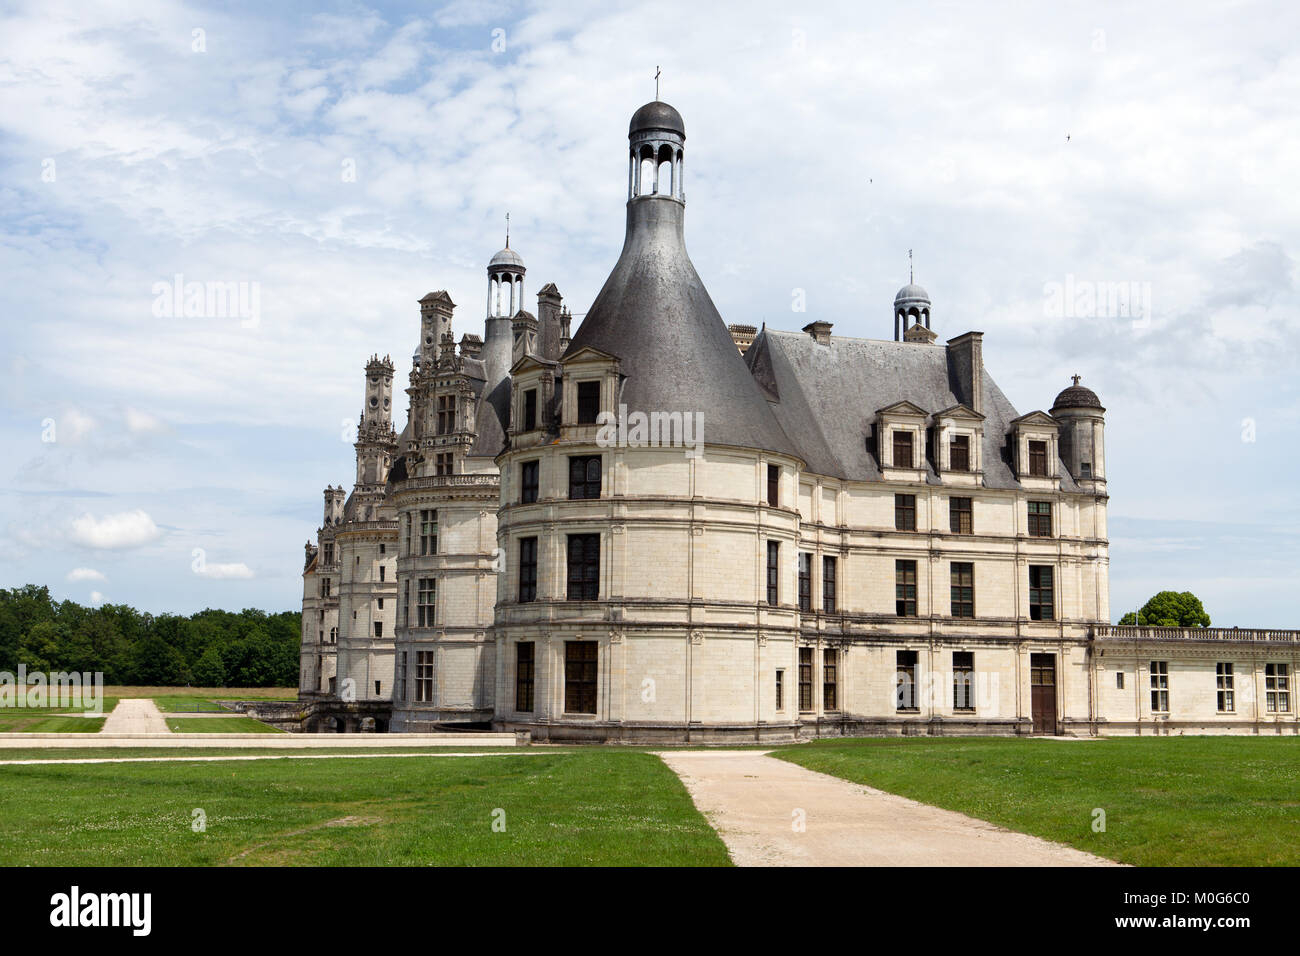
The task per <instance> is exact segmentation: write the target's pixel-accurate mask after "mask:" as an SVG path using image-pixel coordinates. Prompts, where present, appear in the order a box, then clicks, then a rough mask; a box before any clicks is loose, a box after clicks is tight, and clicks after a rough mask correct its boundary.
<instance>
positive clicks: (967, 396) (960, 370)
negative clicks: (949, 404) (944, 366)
mask: <svg viewBox="0 0 1300 956" xmlns="http://www.w3.org/2000/svg"><path fill="white" fill-rule="evenodd" d="M948 379H949V381H951V382H955V383H956V385H957V387H956V388H955V389H954V391H955V392H957V395H958V397H959V398H960V399H961V400H962V402H963V403H965V404H966V405H968V406H970V407H971V408H972V409H974V410H975V411H977V412H979V413H980V414H981V415H982V414H984V333H983V332H967V333H965V334H964V335H959V336H957V337H956V338H955V339H949V340H948Z"/></svg>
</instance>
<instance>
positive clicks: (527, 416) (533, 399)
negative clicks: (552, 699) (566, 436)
mask: <svg viewBox="0 0 1300 956" xmlns="http://www.w3.org/2000/svg"><path fill="white" fill-rule="evenodd" d="M536 427H537V389H535V388H530V389H528V390H527V391H526V392H524V428H523V430H524V431H526V432H530V431H532V430H533V429H535V428H536ZM531 709H532V708H531V707H530V708H529V710H531Z"/></svg>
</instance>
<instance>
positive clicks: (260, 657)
mask: <svg viewBox="0 0 1300 956" xmlns="http://www.w3.org/2000/svg"><path fill="white" fill-rule="evenodd" d="M300 621H301V616H300V614H299V612H297V611H281V612H279V613H278V614H268V613H267V612H265V611H258V610H254V609H251V608H249V609H245V610H243V611H240V612H239V613H235V612H233V611H215V610H212V609H211V608H209V609H207V610H203V611H199V612H198V613H196V614H191V615H189V616H188V617H186V616H184V615H181V614H149V613H147V612H142V611H137V610H136V609H135V608H133V607H130V606H128V605H125V604H104V605H101V606H99V607H85V606H83V605H80V604H78V603H77V602H75V601H55V600H54V599H53V598H51V597H50V590H49V588H47V587H38V586H37V585H34V584H28V585H26V586H25V587H21V588H12V589H8V590H6V589H0V671H8V672H10V673H16V672H17V670H18V665H19V664H23V665H25V666H26V668H27V670H28V672H29V673H30V672H32V671H44V672H46V673H57V672H59V671H69V672H71V671H82V672H91V673H93V672H96V671H102V672H103V674H104V683H105V684H126V685H139V686H158V687H183V686H186V685H191V686H194V687H296V686H297V684H298V643H299V628H300Z"/></svg>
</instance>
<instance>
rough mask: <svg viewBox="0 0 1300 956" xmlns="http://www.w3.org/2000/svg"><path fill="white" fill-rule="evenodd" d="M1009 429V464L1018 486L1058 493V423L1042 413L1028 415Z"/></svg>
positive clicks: (1012, 424)
mask: <svg viewBox="0 0 1300 956" xmlns="http://www.w3.org/2000/svg"><path fill="white" fill-rule="evenodd" d="M1010 425H1011V430H1010V434H1009V435H1008V436H1007V437H1008V441H1009V443H1010V445H1011V464H1012V467H1013V468H1014V469H1015V472H1016V478H1018V479H1019V480H1020V483H1021V485H1023V486H1024V487H1025V488H1029V489H1032V490H1035V491H1049V490H1052V491H1054V490H1057V489H1059V488H1060V486H1061V473H1060V472H1061V469H1060V461H1061V452H1060V423H1059V422H1057V420H1056V419H1055V418H1053V417H1052V416H1051V415H1048V414H1047V413H1046V412H1044V411H1032V412H1029V413H1028V414H1027V415H1021V416H1020V417H1019V418H1013V419H1012V420H1011V422H1010Z"/></svg>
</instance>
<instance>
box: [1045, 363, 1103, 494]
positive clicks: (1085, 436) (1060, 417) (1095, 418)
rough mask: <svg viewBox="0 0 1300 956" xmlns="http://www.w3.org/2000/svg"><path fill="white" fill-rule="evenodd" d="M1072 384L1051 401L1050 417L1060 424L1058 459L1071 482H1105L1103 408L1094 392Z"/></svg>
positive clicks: (1077, 380) (1074, 377)
mask: <svg viewBox="0 0 1300 956" xmlns="http://www.w3.org/2000/svg"><path fill="white" fill-rule="evenodd" d="M1072 381H1073V384H1072V385H1070V386H1069V387H1068V388H1066V389H1065V390H1064V391H1062V392H1061V394H1059V395H1057V396H1056V401H1054V402H1052V409H1051V413H1052V417H1053V418H1055V419H1056V420H1057V421H1058V422H1060V423H1061V458H1062V459H1063V460H1064V461H1065V465H1066V467H1067V468H1069V469H1070V474H1071V476H1073V477H1074V479H1075V481H1079V482H1093V483H1100V486H1101V487H1102V488H1104V487H1105V484H1106V440H1105V439H1106V409H1105V408H1103V407H1102V404H1101V399H1099V398H1098V397H1097V393H1096V392H1094V391H1093V390H1092V389H1090V388H1087V387H1086V386H1084V385H1080V384H1079V376H1078V375H1075V376H1073V377H1072Z"/></svg>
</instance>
